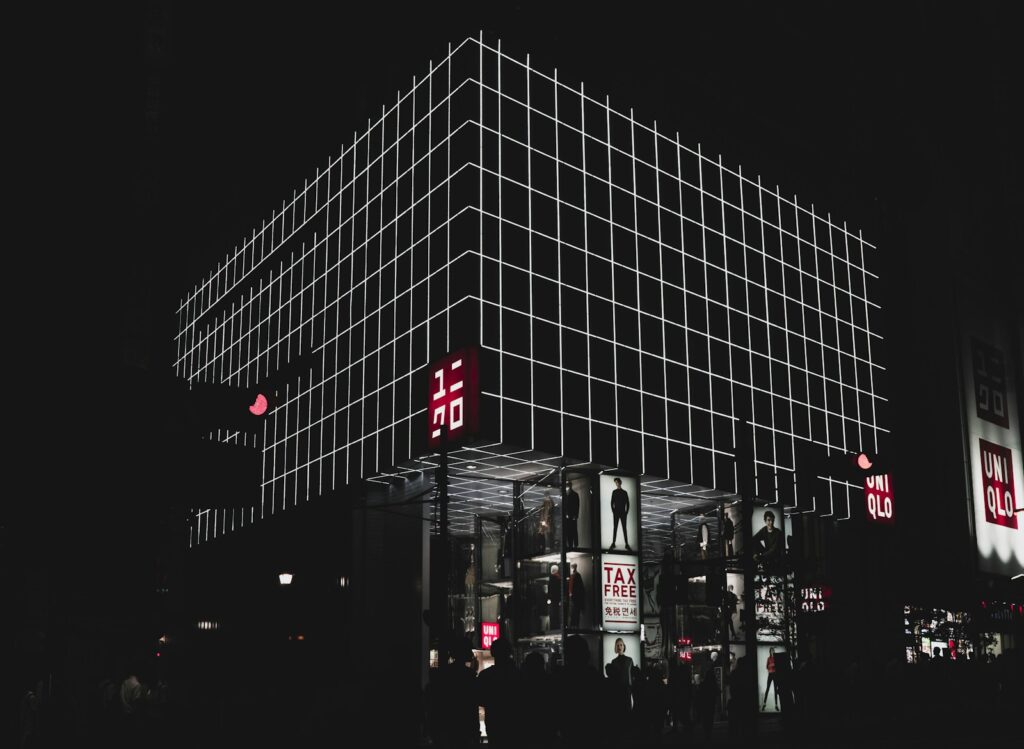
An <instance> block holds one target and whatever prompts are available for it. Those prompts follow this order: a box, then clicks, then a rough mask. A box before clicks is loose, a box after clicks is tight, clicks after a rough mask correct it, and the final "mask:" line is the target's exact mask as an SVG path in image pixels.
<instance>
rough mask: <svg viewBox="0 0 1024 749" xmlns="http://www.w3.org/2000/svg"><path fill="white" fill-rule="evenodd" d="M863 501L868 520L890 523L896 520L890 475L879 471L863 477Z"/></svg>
mask: <svg viewBox="0 0 1024 749" xmlns="http://www.w3.org/2000/svg"><path fill="white" fill-rule="evenodd" d="M864 502H865V504H866V505H867V513H868V520H869V521H871V522H873V523H885V524H886V525H892V524H893V523H895V522H896V515H895V513H896V503H895V500H894V499H893V494H892V476H891V475H890V474H888V473H880V474H878V475H877V476H867V477H865V479H864Z"/></svg>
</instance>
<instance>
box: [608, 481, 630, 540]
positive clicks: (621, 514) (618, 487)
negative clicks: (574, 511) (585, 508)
mask: <svg viewBox="0 0 1024 749" xmlns="http://www.w3.org/2000/svg"><path fill="white" fill-rule="evenodd" d="M612 480H613V481H614V482H615V489H614V490H613V491H612V497H611V509H612V545H611V546H609V547H608V550H609V551H611V550H612V549H614V548H615V541H616V539H617V538H618V535H619V526H620V525H621V526H622V540H623V541H624V542H625V544H626V551H632V549H631V548H630V547H629V535H628V534H627V532H626V517H627V516H628V515H629V495H628V494H627V493H626V490H625V489H623V488H622V479H620V478H618V477H616V478H614V479H612Z"/></svg>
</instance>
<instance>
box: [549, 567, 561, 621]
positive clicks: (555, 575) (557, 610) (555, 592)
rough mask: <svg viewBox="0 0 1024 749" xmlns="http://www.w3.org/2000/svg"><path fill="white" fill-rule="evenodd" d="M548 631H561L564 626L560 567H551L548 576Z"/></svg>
mask: <svg viewBox="0 0 1024 749" xmlns="http://www.w3.org/2000/svg"><path fill="white" fill-rule="evenodd" d="M547 602H548V615H549V617H548V629H559V628H560V627H561V626H562V575H561V573H560V572H559V570H558V565H557V564H553V565H551V574H550V575H548V597H547Z"/></svg>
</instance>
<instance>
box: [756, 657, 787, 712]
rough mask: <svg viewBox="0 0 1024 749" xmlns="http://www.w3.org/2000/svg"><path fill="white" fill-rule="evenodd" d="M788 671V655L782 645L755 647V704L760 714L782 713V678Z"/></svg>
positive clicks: (783, 701) (783, 680)
mask: <svg viewBox="0 0 1024 749" xmlns="http://www.w3.org/2000/svg"><path fill="white" fill-rule="evenodd" d="M788 671H789V653H787V652H786V649H785V648H784V647H782V645H758V646H757V704H758V708H759V709H760V710H761V712H762V713H778V712H781V711H782V706H783V704H784V703H785V700H784V699H783V697H784V696H785V695H784V694H783V688H784V686H785V684H784V682H785V679H784V677H785V674H786V673H788ZM780 675H781V676H783V679H782V681H780V678H779V677H780Z"/></svg>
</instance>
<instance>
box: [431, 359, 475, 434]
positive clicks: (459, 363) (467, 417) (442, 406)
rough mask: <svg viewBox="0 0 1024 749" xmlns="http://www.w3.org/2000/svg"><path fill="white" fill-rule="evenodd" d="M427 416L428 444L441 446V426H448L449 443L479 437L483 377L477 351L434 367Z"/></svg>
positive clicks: (440, 362)
mask: <svg viewBox="0 0 1024 749" xmlns="http://www.w3.org/2000/svg"><path fill="white" fill-rule="evenodd" d="M428 392H429V393H430V397H429V401H428V406H427V414H428V422H429V425H430V431H429V435H430V436H429V440H428V443H429V445H430V447H431V448H437V447H440V446H441V427H442V426H447V427H448V441H449V442H452V441H454V440H457V439H459V438H460V437H462V436H464V435H471V434H476V431H477V421H478V416H477V413H478V408H479V403H480V378H479V375H478V372H477V357H476V349H474V348H465V349H462V350H460V351H453V352H452V353H450V354H448V356H446V357H444V358H443V359H441V360H440V361H437V362H435V363H434V364H433V365H432V366H431V367H430V386H429V390H428Z"/></svg>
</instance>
